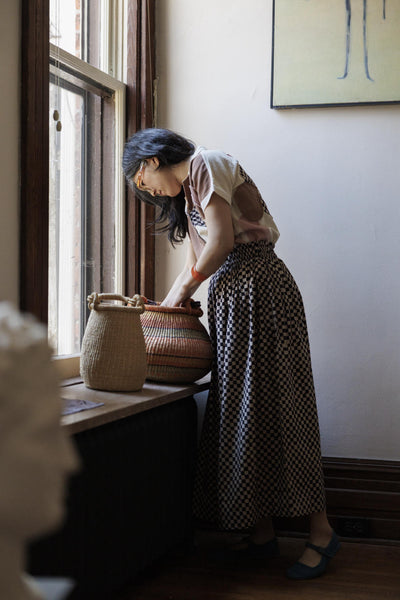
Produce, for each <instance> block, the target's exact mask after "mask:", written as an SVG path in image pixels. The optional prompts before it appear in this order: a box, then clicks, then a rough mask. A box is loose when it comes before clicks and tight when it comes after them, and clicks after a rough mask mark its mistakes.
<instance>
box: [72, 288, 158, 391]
mask: <svg viewBox="0 0 400 600" xmlns="http://www.w3.org/2000/svg"><path fill="white" fill-rule="evenodd" d="M116 300H118V301H120V302H122V303H123V304H115V302H113V303H112V302H110V301H116ZM88 304H89V308H90V316H89V320H88V323H87V326H86V330H85V334H84V336H83V340H82V349H81V360H80V370H81V376H82V378H83V381H84V383H85V385H86V386H87V387H89V388H94V389H97V390H107V391H114V392H134V391H137V390H140V389H141V388H142V386H143V384H144V381H145V379H146V371H147V361H146V347H145V342H144V337H143V330H142V326H141V322H140V315H141V314H142V313H143V311H144V303H143V299H142V297H141V296H138V295H136V296H133V298H127V297H125V296H120V295H119V294H96V293H94V294H91V295H90V296H88Z"/></svg>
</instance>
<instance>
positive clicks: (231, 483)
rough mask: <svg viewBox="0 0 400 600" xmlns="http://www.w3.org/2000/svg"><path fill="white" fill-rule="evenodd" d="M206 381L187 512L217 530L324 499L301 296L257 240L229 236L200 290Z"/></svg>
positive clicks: (311, 507) (287, 513)
mask: <svg viewBox="0 0 400 600" xmlns="http://www.w3.org/2000/svg"><path fill="white" fill-rule="evenodd" d="M208 319H209V328H210V337H211V342H212V347H213V368H212V376H211V386H210V391H209V396H208V401H207V406H206V411H205V417H204V423H203V428H202V433H201V438H200V444H199V450H198V460H197V472H196V478H195V487H194V503H193V508H194V514H195V516H196V517H197V518H198V519H200V520H201V521H203V522H207V523H209V524H214V525H215V526H217V527H218V528H221V529H225V530H240V529H245V528H248V527H251V526H252V525H254V524H255V523H256V522H257V521H258V520H259V519H261V518H264V517H268V516H284V517H296V516H302V515H307V514H311V513H313V512H319V511H322V510H324V508H325V491H324V481H323V473H322V465H321V450H320V434H319V425H318V415H317V407H316V401H315V391H314V382H313V374H312V368H311V359H310V348H309V340H308V333H307V324H306V318H305V314H304V308H303V301H302V298H301V295H300V292H299V290H298V287H297V285H296V283H295V281H294V279H293V277H292V276H291V274H290V272H289V271H288V269H287V267H286V266H285V264H284V263H283V261H282V260H280V259H279V258H278V257H277V255H276V254H275V252H274V249H273V246H272V245H271V244H269V243H268V242H266V241H261V242H251V243H247V244H240V245H237V246H236V247H235V248H234V249H233V251H232V252H231V254H230V255H229V256H228V258H227V260H226V261H225V263H224V264H223V265H222V266H221V268H220V269H219V270H218V271H217V272H216V273H215V274H214V276H213V277H212V279H211V281H210V285H209V291H208Z"/></svg>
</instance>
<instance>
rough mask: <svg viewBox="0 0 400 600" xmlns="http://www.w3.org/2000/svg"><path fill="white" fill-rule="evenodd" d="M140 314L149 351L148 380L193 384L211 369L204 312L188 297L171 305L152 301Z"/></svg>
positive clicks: (146, 303) (210, 355) (210, 353)
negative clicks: (202, 317) (203, 320)
mask: <svg viewBox="0 0 400 600" xmlns="http://www.w3.org/2000/svg"><path fill="white" fill-rule="evenodd" d="M144 301H145V307H144V308H145V310H144V312H143V314H141V315H140V320H141V322H142V327H143V335H144V340H145V344H146V354H147V379H151V380H153V381H163V382H166V383H192V382H194V381H197V379H200V378H201V377H204V376H205V375H207V373H208V372H209V371H210V369H211V360H212V352H211V343H210V338H209V336H208V333H207V330H206V328H205V327H204V325H203V324H202V323H201V321H200V319H199V317H201V316H202V314H203V311H202V310H201V308H200V307H199V305H198V303H196V302H194V301H193V300H191V299H189V300H187V301H186V302H185V303H184V306H179V307H174V308H169V307H166V306H160V305H159V303H154V304H149V303H148V302H149V301H148V300H147V299H146V298H144Z"/></svg>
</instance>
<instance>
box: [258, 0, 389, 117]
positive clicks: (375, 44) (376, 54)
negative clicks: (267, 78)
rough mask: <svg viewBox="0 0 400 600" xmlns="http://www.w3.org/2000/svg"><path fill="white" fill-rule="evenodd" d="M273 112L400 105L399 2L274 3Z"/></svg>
mask: <svg viewBox="0 0 400 600" xmlns="http://www.w3.org/2000/svg"><path fill="white" fill-rule="evenodd" d="M272 21H273V35H272V74H271V99H270V106H271V108H276V109H279V108H306V107H320V106H347V105H362V104H397V103H400V2H399V0H273V19H272Z"/></svg>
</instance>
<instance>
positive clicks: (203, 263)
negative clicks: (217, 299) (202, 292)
mask: <svg viewBox="0 0 400 600" xmlns="http://www.w3.org/2000/svg"><path fill="white" fill-rule="evenodd" d="M204 214H205V218H206V225H207V243H206V245H205V246H204V250H203V252H202V253H201V256H200V258H199V260H198V261H197V263H196V269H197V271H199V272H200V273H202V274H204V275H206V276H207V277H209V276H210V275H212V273H215V271H216V270H217V269H218V268H219V267H220V266H221V265H222V263H223V262H224V261H225V259H226V258H227V256H228V254H229V253H230V252H231V250H232V249H233V245H234V232H233V224H232V215H231V207H230V205H229V204H228V203H227V202H226V201H225V200H224V199H223V198H221V196H218V195H217V194H213V195H212V197H211V200H210V202H209V203H208V205H207V207H206V209H205V211H204ZM195 262H196V257H195V254H194V251H193V247H192V245H191V244H190V248H189V250H188V254H187V257H186V264H185V268H184V270H183V271H182V272H181V273H180V274H179V275H178V277H177V279H176V280H175V282H174V284H173V286H172V288H171V290H170V291H169V293H168V295H167V297H166V298H165V300H164V301H163V302H162V305H163V306H178V305H179V304H180V303H181V302H183V301H184V300H186V299H187V298H190V297H191V296H192V295H193V294H194V292H195V291H196V290H197V289H198V287H199V286H200V283H199V282H198V281H197V280H196V279H194V278H193V277H192V275H191V272H190V271H191V267H192V266H193V264H195Z"/></svg>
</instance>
